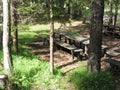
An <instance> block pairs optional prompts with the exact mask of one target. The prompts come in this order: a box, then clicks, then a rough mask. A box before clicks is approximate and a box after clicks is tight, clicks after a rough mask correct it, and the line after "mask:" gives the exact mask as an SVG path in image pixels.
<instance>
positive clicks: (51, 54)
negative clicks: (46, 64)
mask: <svg viewBox="0 0 120 90" xmlns="http://www.w3.org/2000/svg"><path fill="white" fill-rule="evenodd" d="M50 20H51V21H50V73H52V74H54V52H53V48H54V44H53V41H54V37H53V34H54V19H53V1H52V0H50Z"/></svg>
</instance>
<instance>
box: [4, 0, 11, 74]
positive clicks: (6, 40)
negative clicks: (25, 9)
mask: <svg viewBox="0 0 120 90" xmlns="http://www.w3.org/2000/svg"><path fill="white" fill-rule="evenodd" d="M9 2H10V1H9V0H3V54H4V69H5V72H6V73H9V72H11V71H12V57H11V51H10V46H9V45H10V41H9V37H10V21H9V19H10V15H9V14H10V13H9Z"/></svg>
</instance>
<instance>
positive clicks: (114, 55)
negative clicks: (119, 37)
mask: <svg viewBox="0 0 120 90" xmlns="http://www.w3.org/2000/svg"><path fill="white" fill-rule="evenodd" d="M107 55H108V56H109V58H108V59H106V60H105V61H106V62H108V63H110V66H111V69H113V70H119V71H120V45H118V46H116V47H114V48H112V49H111V50H109V51H108V52H107Z"/></svg>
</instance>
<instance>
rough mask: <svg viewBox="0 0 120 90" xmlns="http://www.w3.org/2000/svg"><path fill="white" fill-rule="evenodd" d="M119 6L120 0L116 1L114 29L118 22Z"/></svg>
mask: <svg viewBox="0 0 120 90" xmlns="http://www.w3.org/2000/svg"><path fill="white" fill-rule="evenodd" d="M118 5H119V0H116V1H115V15H114V27H115V26H116V22H117V15H118Z"/></svg>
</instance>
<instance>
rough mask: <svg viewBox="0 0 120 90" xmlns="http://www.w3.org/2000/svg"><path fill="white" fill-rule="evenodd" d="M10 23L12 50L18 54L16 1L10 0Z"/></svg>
mask: <svg viewBox="0 0 120 90" xmlns="http://www.w3.org/2000/svg"><path fill="white" fill-rule="evenodd" d="M11 1H12V2H11V12H12V13H11V23H12V31H13V33H12V40H13V49H14V52H15V53H16V54H18V28H17V25H18V22H17V17H18V15H17V1H16V0H11Z"/></svg>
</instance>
